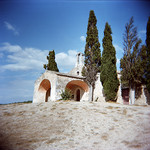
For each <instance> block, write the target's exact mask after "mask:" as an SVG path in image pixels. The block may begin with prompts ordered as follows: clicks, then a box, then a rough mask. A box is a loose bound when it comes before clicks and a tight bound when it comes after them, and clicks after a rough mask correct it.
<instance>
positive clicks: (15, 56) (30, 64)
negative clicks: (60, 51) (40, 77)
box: [0, 43, 48, 71]
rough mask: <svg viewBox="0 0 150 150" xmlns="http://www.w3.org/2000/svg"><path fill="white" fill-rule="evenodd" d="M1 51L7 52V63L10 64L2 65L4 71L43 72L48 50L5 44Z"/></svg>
mask: <svg viewBox="0 0 150 150" xmlns="http://www.w3.org/2000/svg"><path fill="white" fill-rule="evenodd" d="M0 50H1V51H2V52H3V51H5V52H7V54H8V55H7V60H6V61H7V62H9V64H5V65H2V66H1V68H2V69H3V70H12V71H18V70H30V69H34V70H41V69H42V68H43V64H44V63H46V56H47V54H48V50H43V51H42V50H39V49H35V48H22V47H20V46H19V45H11V44H9V43H4V46H2V47H0Z"/></svg>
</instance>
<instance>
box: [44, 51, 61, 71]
mask: <svg viewBox="0 0 150 150" xmlns="http://www.w3.org/2000/svg"><path fill="white" fill-rule="evenodd" d="M47 60H48V64H47V65H46V64H44V69H46V70H51V71H56V72H59V70H58V67H57V63H56V62H55V51H54V50H53V51H49V56H47Z"/></svg>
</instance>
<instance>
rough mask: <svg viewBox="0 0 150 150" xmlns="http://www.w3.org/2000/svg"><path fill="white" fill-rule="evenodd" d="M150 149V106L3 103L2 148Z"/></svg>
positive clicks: (0, 120)
mask: <svg viewBox="0 0 150 150" xmlns="http://www.w3.org/2000/svg"><path fill="white" fill-rule="evenodd" d="M33 149H34V150H105V149H106V150H130V149H133V150H134V149H140V150H150V106H127V105H119V104H112V103H98V102H97V103H89V102H85V103H83V102H62V101H60V102H47V103H39V104H9V105H0V150H33Z"/></svg>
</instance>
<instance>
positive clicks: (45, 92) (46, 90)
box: [38, 79, 51, 102]
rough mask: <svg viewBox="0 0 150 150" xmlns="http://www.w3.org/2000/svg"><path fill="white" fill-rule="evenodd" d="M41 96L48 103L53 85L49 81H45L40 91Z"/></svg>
mask: <svg viewBox="0 0 150 150" xmlns="http://www.w3.org/2000/svg"><path fill="white" fill-rule="evenodd" d="M38 92H39V96H40V98H41V99H43V100H44V102H48V99H49V97H50V95H51V83H50V81H49V80H48V79H44V80H43V81H42V82H41V83H40V86H39V89H38Z"/></svg>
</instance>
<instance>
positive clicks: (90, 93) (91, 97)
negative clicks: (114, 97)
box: [89, 86, 94, 102]
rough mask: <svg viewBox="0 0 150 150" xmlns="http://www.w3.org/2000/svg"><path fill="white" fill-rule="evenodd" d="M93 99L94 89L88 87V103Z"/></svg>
mask: <svg viewBox="0 0 150 150" xmlns="http://www.w3.org/2000/svg"><path fill="white" fill-rule="evenodd" d="M93 97H94V88H93V86H90V91H89V102H91V101H93Z"/></svg>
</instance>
